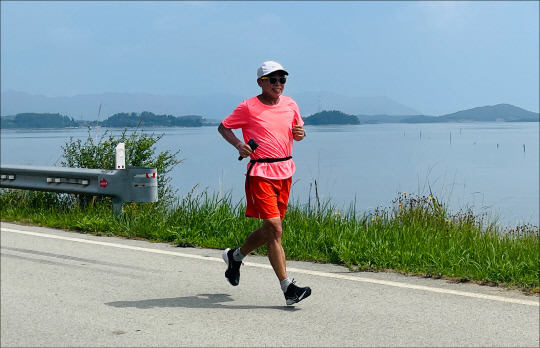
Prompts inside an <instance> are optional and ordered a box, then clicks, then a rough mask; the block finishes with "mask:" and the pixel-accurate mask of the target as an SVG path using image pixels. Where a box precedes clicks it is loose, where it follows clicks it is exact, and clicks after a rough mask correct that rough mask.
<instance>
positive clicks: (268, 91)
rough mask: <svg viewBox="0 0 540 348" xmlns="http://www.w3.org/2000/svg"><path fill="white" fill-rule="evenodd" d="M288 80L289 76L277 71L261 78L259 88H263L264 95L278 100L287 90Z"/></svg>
mask: <svg viewBox="0 0 540 348" xmlns="http://www.w3.org/2000/svg"><path fill="white" fill-rule="evenodd" d="M286 79H287V75H285V74H284V73H283V72H280V71H276V72H274V73H271V74H269V75H266V76H263V77H261V78H260V79H259V86H261V88H262V93H263V94H265V95H267V96H269V97H272V98H275V99H277V98H279V96H280V95H281V93H283V90H284V89H285V81H286Z"/></svg>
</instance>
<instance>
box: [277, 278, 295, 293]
mask: <svg viewBox="0 0 540 348" xmlns="http://www.w3.org/2000/svg"><path fill="white" fill-rule="evenodd" d="M279 284H280V285H281V290H283V292H286V291H287V288H288V287H289V285H291V284H292V281H291V280H290V279H289V278H285V279H283V280H282V281H280V282H279Z"/></svg>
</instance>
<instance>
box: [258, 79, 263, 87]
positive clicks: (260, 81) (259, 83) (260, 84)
mask: <svg viewBox="0 0 540 348" xmlns="http://www.w3.org/2000/svg"><path fill="white" fill-rule="evenodd" d="M257 84H258V85H259V87H262V80H261V79H257Z"/></svg>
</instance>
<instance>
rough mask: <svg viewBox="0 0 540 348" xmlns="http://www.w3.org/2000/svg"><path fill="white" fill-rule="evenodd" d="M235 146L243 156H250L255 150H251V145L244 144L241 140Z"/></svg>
mask: <svg viewBox="0 0 540 348" xmlns="http://www.w3.org/2000/svg"><path fill="white" fill-rule="evenodd" d="M235 147H236V149H237V150H238V154H239V155H240V157H242V158H246V157H249V155H251V153H252V152H253V151H251V146H249V145H248V144H244V143H242V142H240V143H239V144H238V145H236V146H235Z"/></svg>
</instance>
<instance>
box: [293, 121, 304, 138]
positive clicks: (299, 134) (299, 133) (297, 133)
mask: <svg viewBox="0 0 540 348" xmlns="http://www.w3.org/2000/svg"><path fill="white" fill-rule="evenodd" d="M292 134H293V139H294V140H296V141H300V140H302V139H304V138H305V137H306V131H305V130H304V126H301V125H298V124H297V125H294V126H293V127H292Z"/></svg>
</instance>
